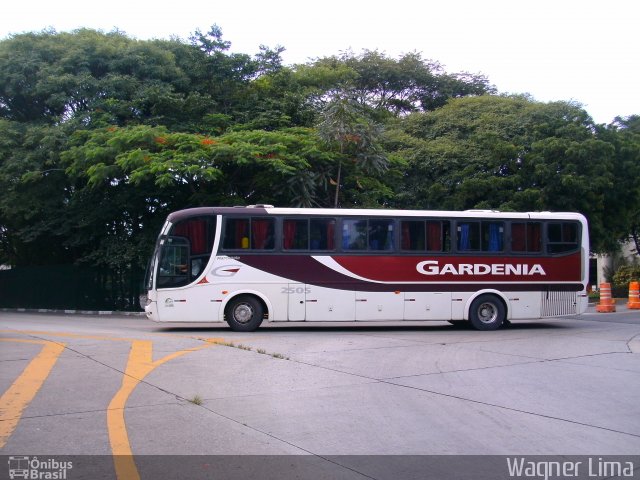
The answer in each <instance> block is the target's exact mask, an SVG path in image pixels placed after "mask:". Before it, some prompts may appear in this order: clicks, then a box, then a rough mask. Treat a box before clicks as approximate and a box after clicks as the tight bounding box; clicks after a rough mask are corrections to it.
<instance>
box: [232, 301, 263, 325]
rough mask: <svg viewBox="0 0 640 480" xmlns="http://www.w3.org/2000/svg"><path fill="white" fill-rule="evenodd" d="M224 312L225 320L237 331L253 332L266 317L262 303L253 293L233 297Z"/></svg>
mask: <svg viewBox="0 0 640 480" xmlns="http://www.w3.org/2000/svg"><path fill="white" fill-rule="evenodd" d="M224 313H225V320H226V321H227V323H228V324H229V326H230V327H231V330H233V331H235V332H253V331H254V330H255V329H257V328H258V327H259V326H260V324H261V323H262V319H263V317H264V311H263V308H262V305H261V304H260V302H259V301H258V300H257V299H256V298H255V297H253V296H251V295H240V296H239V297H236V298H234V299H232V300H231V301H230V302H229V304H228V305H227V308H225V311H224Z"/></svg>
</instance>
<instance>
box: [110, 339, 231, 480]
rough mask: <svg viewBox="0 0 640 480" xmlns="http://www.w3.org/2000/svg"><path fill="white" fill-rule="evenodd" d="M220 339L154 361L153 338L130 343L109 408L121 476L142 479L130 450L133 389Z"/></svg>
mask: <svg viewBox="0 0 640 480" xmlns="http://www.w3.org/2000/svg"><path fill="white" fill-rule="evenodd" d="M218 341H219V339H207V343H206V344H204V345H199V346H197V347H193V348H189V349H186V350H179V351H177V352H174V353H171V354H169V355H167V356H166V357H163V358H161V359H159V360H156V361H155V362H154V361H153V343H152V342H151V341H150V340H135V341H133V342H132V343H131V351H130V352H129V359H128V361H127V368H126V370H125V374H124V376H123V378H122V386H121V387H120V390H118V392H117V393H116V394H115V396H114V397H113V398H112V399H111V403H109V407H108V409H107V429H108V431H109V443H110V444H111V452H112V455H113V463H114V466H115V469H116V476H117V477H118V479H121V480H124V479H127V480H130V479H131V480H138V479H139V478H140V476H139V474H138V469H137V468H136V465H135V462H134V460H133V452H132V451H131V444H130V443H129V435H128V434H127V426H126V423H125V419H124V409H125V405H126V403H127V400H128V399H129V396H130V395H131V393H133V390H134V389H135V388H136V386H137V385H138V384H139V383H140V382H141V381H142V380H143V379H144V377H146V376H147V375H148V374H149V373H151V372H152V371H153V369H155V368H156V367H158V366H160V365H162V364H163V363H166V362H168V361H169V360H173V359H174V358H177V357H179V356H181V355H184V354H186V353H189V352H195V351H198V350H202V349H204V348H208V347H211V346H213V345H216V344H217V343H218Z"/></svg>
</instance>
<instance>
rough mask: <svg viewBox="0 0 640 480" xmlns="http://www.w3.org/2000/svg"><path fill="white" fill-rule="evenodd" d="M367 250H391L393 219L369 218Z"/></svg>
mask: <svg viewBox="0 0 640 480" xmlns="http://www.w3.org/2000/svg"><path fill="white" fill-rule="evenodd" d="M368 230H369V250H393V220H377V219H376V220H369V229H368Z"/></svg>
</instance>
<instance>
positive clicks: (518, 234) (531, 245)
mask: <svg viewBox="0 0 640 480" xmlns="http://www.w3.org/2000/svg"><path fill="white" fill-rule="evenodd" d="M511 251H512V252H522V253H540V252H541V251H542V224H541V223H540V222H512V223H511Z"/></svg>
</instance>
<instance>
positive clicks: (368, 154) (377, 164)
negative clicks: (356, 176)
mask: <svg viewBox="0 0 640 480" xmlns="http://www.w3.org/2000/svg"><path fill="white" fill-rule="evenodd" d="M321 119H322V121H321V122H320V123H319V124H318V135H319V137H320V138H321V139H322V141H323V142H325V143H326V144H327V145H328V146H329V147H330V148H332V149H334V150H335V152H336V157H337V163H338V165H337V171H336V180H335V181H334V182H333V183H335V187H336V188H335V195H334V200H333V207H334V208H338V205H339V196H340V185H341V182H342V167H343V163H344V162H345V161H346V160H351V161H352V162H353V163H354V164H355V165H356V167H357V168H359V169H361V170H363V171H364V172H374V173H380V172H383V171H384V170H386V169H387V168H388V161H387V158H386V156H385V155H384V153H383V151H382V149H381V147H380V144H379V138H380V136H381V133H382V127H381V125H379V124H376V123H374V122H373V121H372V120H371V119H370V118H368V117H367V115H366V113H365V111H364V109H363V108H362V106H361V105H360V104H358V103H357V102H356V101H354V100H353V98H351V97H349V96H342V97H341V96H336V97H334V99H333V100H332V101H331V102H330V103H329V104H328V105H327V108H326V109H325V111H324V112H323V113H322V116H321Z"/></svg>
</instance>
